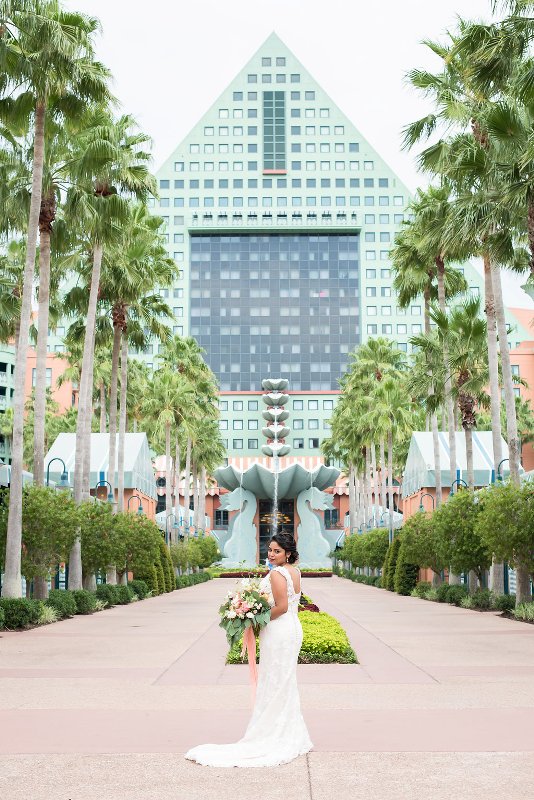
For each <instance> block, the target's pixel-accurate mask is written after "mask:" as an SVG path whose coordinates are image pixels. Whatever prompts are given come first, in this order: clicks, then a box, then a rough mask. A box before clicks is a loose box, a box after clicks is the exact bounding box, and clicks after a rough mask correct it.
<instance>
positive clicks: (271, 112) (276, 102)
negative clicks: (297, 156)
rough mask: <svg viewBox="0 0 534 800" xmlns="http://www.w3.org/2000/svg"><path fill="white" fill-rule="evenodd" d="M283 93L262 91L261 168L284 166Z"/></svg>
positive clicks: (284, 126)
mask: <svg viewBox="0 0 534 800" xmlns="http://www.w3.org/2000/svg"><path fill="white" fill-rule="evenodd" d="M285 128H286V120H285V94H284V92H264V93H263V168H264V169H285V168H286V140H285Z"/></svg>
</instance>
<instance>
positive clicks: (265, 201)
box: [261, 197, 273, 208]
mask: <svg viewBox="0 0 534 800" xmlns="http://www.w3.org/2000/svg"><path fill="white" fill-rule="evenodd" d="M261 204H262V206H263V207H264V208H269V207H270V206H272V204H273V198H272V197H262V200H261Z"/></svg>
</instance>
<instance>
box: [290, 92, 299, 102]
mask: <svg viewBox="0 0 534 800" xmlns="http://www.w3.org/2000/svg"><path fill="white" fill-rule="evenodd" d="M291 99H292V100H300V92H291Z"/></svg>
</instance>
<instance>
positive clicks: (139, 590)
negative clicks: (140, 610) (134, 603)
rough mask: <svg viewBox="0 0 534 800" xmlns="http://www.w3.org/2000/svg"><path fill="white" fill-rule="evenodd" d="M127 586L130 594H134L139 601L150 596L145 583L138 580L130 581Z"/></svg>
mask: <svg viewBox="0 0 534 800" xmlns="http://www.w3.org/2000/svg"><path fill="white" fill-rule="evenodd" d="M128 586H129V587H130V589H131V590H132V592H134V593H135V594H136V595H137V597H138V598H139V600H144V599H145V597H147V596H148V595H149V594H150V589H149V588H148V586H147V584H146V583H145V581H142V580H140V579H139V578H136V579H135V580H133V581H130V583H129V584H128Z"/></svg>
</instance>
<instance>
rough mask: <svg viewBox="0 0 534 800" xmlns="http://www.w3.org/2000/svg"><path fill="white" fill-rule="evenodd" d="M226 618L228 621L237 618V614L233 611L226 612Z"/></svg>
mask: <svg viewBox="0 0 534 800" xmlns="http://www.w3.org/2000/svg"><path fill="white" fill-rule="evenodd" d="M226 616H227V618H228V619H234V617H237V614H236V613H235V611H227V612H226Z"/></svg>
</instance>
